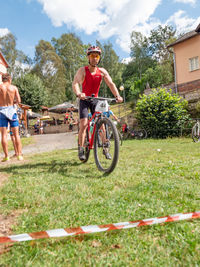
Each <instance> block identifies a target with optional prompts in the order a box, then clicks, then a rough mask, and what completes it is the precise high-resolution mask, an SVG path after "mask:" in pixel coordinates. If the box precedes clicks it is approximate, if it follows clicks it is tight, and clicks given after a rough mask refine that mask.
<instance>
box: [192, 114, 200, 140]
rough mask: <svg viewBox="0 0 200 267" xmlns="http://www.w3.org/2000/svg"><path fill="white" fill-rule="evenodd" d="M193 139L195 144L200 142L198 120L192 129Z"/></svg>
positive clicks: (199, 122)
mask: <svg viewBox="0 0 200 267" xmlns="http://www.w3.org/2000/svg"><path fill="white" fill-rule="evenodd" d="M192 139H193V141H194V142H195V143H198V142H199V141H200V120H199V119H196V123H195V124H194V126H193V127H192Z"/></svg>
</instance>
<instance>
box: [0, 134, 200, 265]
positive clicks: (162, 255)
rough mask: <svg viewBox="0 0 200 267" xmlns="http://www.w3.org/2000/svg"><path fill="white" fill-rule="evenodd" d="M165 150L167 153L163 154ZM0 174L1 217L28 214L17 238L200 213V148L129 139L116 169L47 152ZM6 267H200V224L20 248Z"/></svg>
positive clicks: (5, 260) (70, 153) (71, 153)
mask: <svg viewBox="0 0 200 267" xmlns="http://www.w3.org/2000/svg"><path fill="white" fill-rule="evenodd" d="M157 149H160V152H159V151H157ZM26 158H27V157H26ZM27 159H29V161H28V163H24V165H21V164H20V165H9V166H5V167H1V168H0V171H1V172H3V173H6V174H9V179H8V181H7V182H6V183H5V184H4V185H3V187H1V188H0V190H1V194H0V202H1V206H0V213H1V214H10V213H11V212H12V211H13V210H24V213H23V214H22V215H20V216H19V217H18V220H17V225H15V226H14V227H13V229H12V230H13V234H20V233H30V232H35V231H42V230H50V229H56V228H65V227H67V228H68V227H78V226H85V225H99V224H108V223H116V222H123V221H130V220H140V219H145V218H152V217H159V216H166V215H169V214H175V213H186V212H193V211H198V210H200V178H199V176H200V175H199V174H200V144H196V143H193V142H192V140H191V139H189V138H188V139H184V138H183V139H178V138H176V139H166V140H148V139H147V140H142V141H138V140H129V141H125V142H124V144H123V146H122V147H120V159H119V163H118V166H117V168H116V169H115V171H114V172H113V173H111V174H110V175H109V176H104V175H103V174H102V173H100V172H99V171H97V168H96V166H95V163H94V158H93V153H91V155H90V159H89V161H88V163H86V164H81V163H80V162H79V161H78V158H77V151H76V150H63V151H55V152H53V153H52V152H51V153H44V154H40V155H35V156H32V157H29V158H27ZM0 265H1V266H167V267H168V266H195V267H196V266H200V220H199V219H196V220H189V221H181V222H174V223H166V224H160V225H154V226H145V227H139V228H133V229H126V230H116V231H110V232H104V233H98V234H88V235H82V236H76V237H69V238H63V237H62V238H52V239H43V240H36V241H27V242H22V243H18V244H14V245H13V246H12V247H11V249H10V251H9V252H7V253H6V254H3V255H1V258H0Z"/></svg>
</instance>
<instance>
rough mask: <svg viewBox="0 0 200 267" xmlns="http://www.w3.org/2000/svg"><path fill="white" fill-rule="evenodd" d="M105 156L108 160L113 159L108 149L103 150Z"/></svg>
mask: <svg viewBox="0 0 200 267" xmlns="http://www.w3.org/2000/svg"><path fill="white" fill-rule="evenodd" d="M103 155H105V157H106V159H112V157H111V155H110V153H109V152H108V150H107V149H103Z"/></svg>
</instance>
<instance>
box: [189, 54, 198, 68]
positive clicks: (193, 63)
mask: <svg viewBox="0 0 200 267" xmlns="http://www.w3.org/2000/svg"><path fill="white" fill-rule="evenodd" d="M198 69H199V57H198V56H196V57H192V58H189V70H190V71H194V70H198Z"/></svg>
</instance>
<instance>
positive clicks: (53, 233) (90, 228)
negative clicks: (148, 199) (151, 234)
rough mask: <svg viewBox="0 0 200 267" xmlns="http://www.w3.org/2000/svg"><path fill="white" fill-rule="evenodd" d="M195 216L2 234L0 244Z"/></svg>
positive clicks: (194, 214) (194, 215)
mask: <svg viewBox="0 0 200 267" xmlns="http://www.w3.org/2000/svg"><path fill="white" fill-rule="evenodd" d="M197 218H200V211H197V212H192V213H179V214H174V215H169V216H166V217H157V218H151V219H145V220H139V221H130V222H121V223H113V224H104V225H89V226H82V227H77V228H64V229H54V230H48V231H41V232H34V233H30V234H20V235H10V236H3V237H0V244H3V243H8V242H22V241H28V240H35V239H41V238H50V237H64V236H73V235H80V234H90V233H98V232H106V231H111V230H119V229H128V228H133V227H140V226H144V225H153V224H159V223H165V222H175V221H182V220H187V219H197Z"/></svg>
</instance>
